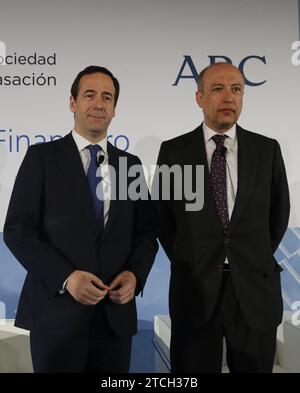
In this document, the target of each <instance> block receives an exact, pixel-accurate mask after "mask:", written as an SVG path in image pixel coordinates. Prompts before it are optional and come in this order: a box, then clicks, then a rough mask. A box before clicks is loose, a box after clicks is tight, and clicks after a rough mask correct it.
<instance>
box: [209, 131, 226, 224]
mask: <svg viewBox="0 0 300 393" xmlns="http://www.w3.org/2000/svg"><path fill="white" fill-rule="evenodd" d="M225 138H226V136H225V135H214V136H213V137H212V140H213V141H214V142H215V144H216V148H215V151H214V152H213V155H212V158H211V166H210V182H211V187H212V192H213V196H214V200H215V205H216V209H217V212H218V215H219V217H220V220H221V222H222V224H223V227H224V232H225V231H226V230H227V227H228V223H229V215H228V206H227V186H226V157H225V155H224V152H223V150H224V148H223V146H224V141H225Z"/></svg>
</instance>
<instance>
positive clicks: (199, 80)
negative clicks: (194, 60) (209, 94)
mask: <svg viewBox="0 0 300 393" xmlns="http://www.w3.org/2000/svg"><path fill="white" fill-rule="evenodd" d="M218 64H230V63H227V62H221V61H220V62H218V63H212V64H210V65H209V66H207V67H205V68H204V69H203V70H202V71H201V72H200V74H199V75H198V78H197V86H198V90H199V91H201V93H203V90H204V83H203V79H204V75H205V73H206V71H207V70H209V69H210V68H212V67H214V66H216V65H218ZM231 65H233V64H231ZM234 67H235V66H234ZM236 68H237V67H236ZM241 75H242V77H243V79H244V80H245V77H244V75H243V74H242V73H241Z"/></svg>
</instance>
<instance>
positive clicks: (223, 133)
mask: <svg viewBox="0 0 300 393" xmlns="http://www.w3.org/2000/svg"><path fill="white" fill-rule="evenodd" d="M243 94H244V78H243V75H242V74H241V72H240V71H239V70H238V69H237V68H236V67H234V66H233V65H231V64H225V63H218V64H213V65H211V66H209V67H207V68H205V69H204V70H203V71H202V72H201V73H200V75H199V80H198V91H197V93H196V100H197V103H198V105H199V106H200V107H201V109H202V111H203V114H204V122H203V123H202V124H201V125H200V126H199V127H197V128H196V129H195V130H193V131H191V132H189V133H187V134H184V135H182V136H179V137H177V138H173V139H171V140H169V141H166V142H163V143H162V145H161V149H160V153H159V158H158V164H159V165H160V166H161V165H167V166H169V167H172V166H173V165H176V164H177V165H179V166H180V167H182V168H183V167H184V166H185V165H189V166H193V167H195V166H196V165H203V166H204V206H203V209H201V210H198V211H187V210H186V202H187V201H186V200H184V199H183V200H174V198H171V200H169V201H167V200H160V201H159V203H158V205H157V206H158V214H159V239H160V241H161V243H162V245H163V247H164V249H165V251H166V253H167V255H168V256H169V258H170V261H171V280H170V292H169V305H170V316H171V322H172V331H171V348H170V357H171V367H172V371H175V372H220V371H221V369H222V349H223V338H224V337H225V340H226V344H227V363H228V366H229V369H230V371H231V372H271V371H272V366H273V361H274V355H275V349H276V330H277V326H278V324H279V323H280V322H281V319H282V295H281V288H280V274H279V273H280V271H281V270H282V269H281V267H280V266H279V265H278V264H277V262H276V260H275V258H274V256H273V254H274V252H275V251H276V249H277V247H278V246H279V243H280V241H281V239H282V237H283V235H284V233H285V230H286V228H287V225H288V219H289V210H290V204H289V191H288V184H287V179H286V173H285V168H284V163H283V159H282V156H281V152H280V147H279V144H278V142H277V141H276V140H274V139H271V138H267V137H265V136H262V135H260V134H256V133H254V132H250V131H247V130H245V129H243V128H242V127H240V126H239V125H237V121H238V118H239V115H240V113H241V111H242V104H243ZM192 184H195V177H194V178H193V179H192ZM176 187H178V184H176V183H174V184H173V183H171V186H170V190H171V191H173V192H174V190H175V188H176Z"/></svg>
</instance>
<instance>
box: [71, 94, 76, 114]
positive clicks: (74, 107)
mask: <svg viewBox="0 0 300 393" xmlns="http://www.w3.org/2000/svg"><path fill="white" fill-rule="evenodd" d="M70 111H71V112H73V113H75V112H76V101H75V98H74V97H73V96H71V97H70Z"/></svg>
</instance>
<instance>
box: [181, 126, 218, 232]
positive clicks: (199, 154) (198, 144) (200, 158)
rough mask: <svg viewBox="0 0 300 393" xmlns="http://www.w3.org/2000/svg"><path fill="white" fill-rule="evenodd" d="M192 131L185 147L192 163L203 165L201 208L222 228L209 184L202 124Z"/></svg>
mask: <svg viewBox="0 0 300 393" xmlns="http://www.w3.org/2000/svg"><path fill="white" fill-rule="evenodd" d="M194 133H195V134H194V138H192V143H191V146H189V148H188V149H187V154H188V155H189V156H190V159H191V160H192V161H193V164H196V165H204V207H203V209H205V210H206V211H207V212H208V213H209V214H210V216H211V220H212V222H213V223H215V224H216V225H218V226H220V228H222V224H221V221H220V219H219V216H218V213H217V210H216V207H215V202H214V197H213V194H212V189H211V184H210V176H209V168H208V161H207V154H206V148H205V140H204V132H203V128H202V125H201V126H199V127H198V128H196V130H194Z"/></svg>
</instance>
